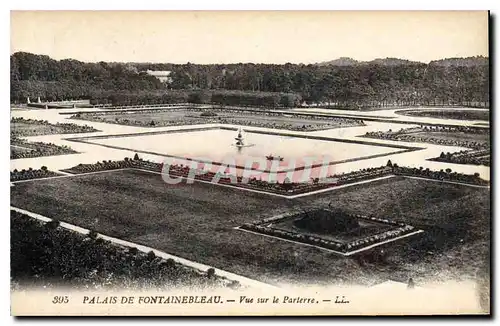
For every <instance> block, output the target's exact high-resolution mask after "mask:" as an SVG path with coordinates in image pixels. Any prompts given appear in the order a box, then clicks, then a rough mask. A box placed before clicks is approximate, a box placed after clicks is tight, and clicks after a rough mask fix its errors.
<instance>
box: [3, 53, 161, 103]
mask: <svg viewBox="0 0 500 326" xmlns="http://www.w3.org/2000/svg"><path fill="white" fill-rule="evenodd" d="M10 82H11V94H10V95H11V102H26V98H27V97H31V98H34V99H36V98H37V97H40V98H41V99H42V100H46V101H56V100H66V99H90V98H93V97H94V96H96V95H99V94H100V93H102V92H103V91H117V90H122V91H128V92H135V91H137V90H154V89H156V90H160V89H164V87H165V86H164V85H163V84H162V83H161V82H160V81H159V80H158V79H157V78H155V77H153V76H149V75H148V74H146V73H145V72H138V71H137V69H136V68H135V67H133V66H130V65H126V64H116V63H106V62H98V63H85V62H80V61H77V60H72V59H65V60H59V61H57V60H54V59H51V58H50V57H48V56H46V55H35V54H31V53H26V52H16V53H14V54H13V55H11V56H10Z"/></svg>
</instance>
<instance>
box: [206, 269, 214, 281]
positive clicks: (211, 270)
mask: <svg viewBox="0 0 500 326" xmlns="http://www.w3.org/2000/svg"><path fill="white" fill-rule="evenodd" d="M207 277H208V278H214V277H215V269H214V268H212V267H210V268H209V269H208V270H207Z"/></svg>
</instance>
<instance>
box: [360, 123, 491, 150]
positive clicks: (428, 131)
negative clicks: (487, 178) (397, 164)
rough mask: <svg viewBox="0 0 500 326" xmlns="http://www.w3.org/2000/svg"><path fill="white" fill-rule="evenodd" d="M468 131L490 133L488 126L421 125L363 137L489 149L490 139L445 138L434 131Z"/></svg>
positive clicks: (368, 134)
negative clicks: (437, 135) (435, 135)
mask: <svg viewBox="0 0 500 326" xmlns="http://www.w3.org/2000/svg"><path fill="white" fill-rule="evenodd" d="M442 132H446V133H468V134H475V135H489V132H490V130H489V129H488V128H479V127H465V126H444V125H443V126H439V125H438V126H421V127H416V128H406V129H404V128H402V129H400V130H397V131H392V130H389V131H385V132H384V131H371V132H367V133H366V134H365V135H364V136H363V137H367V138H377V139H386V140H396V141H404V142H426V143H431V144H436V145H445V146H459V147H467V148H473V149H489V148H490V143H489V141H473V140H460V139H443V138H440V137H434V136H433V133H442Z"/></svg>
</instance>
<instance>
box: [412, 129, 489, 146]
mask: <svg viewBox="0 0 500 326" xmlns="http://www.w3.org/2000/svg"><path fill="white" fill-rule="evenodd" d="M411 135H414V136H416V137H424V138H427V137H428V138H437V139H443V140H452V141H455V140H457V141H473V142H481V143H488V142H489V141H490V135H488V134H474V133H468V132H446V131H432V132H430V131H429V132H417V133H412V134H411Z"/></svg>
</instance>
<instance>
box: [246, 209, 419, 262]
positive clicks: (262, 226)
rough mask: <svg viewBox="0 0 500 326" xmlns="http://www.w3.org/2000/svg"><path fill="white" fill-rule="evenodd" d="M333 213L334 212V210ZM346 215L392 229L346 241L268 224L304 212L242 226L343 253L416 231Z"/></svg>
mask: <svg viewBox="0 0 500 326" xmlns="http://www.w3.org/2000/svg"><path fill="white" fill-rule="evenodd" d="M310 213H311V212H310ZM331 213H332V214H334V212H331ZM344 215H347V216H348V217H350V218H352V219H356V220H366V221H372V222H377V223H381V224H385V225H390V226H391V229H389V230H387V231H384V232H380V233H376V234H372V235H369V236H366V237H363V238H361V239H355V240H352V241H347V242H344V241H335V240H332V239H327V238H323V237H321V236H320V235H317V236H316V235H306V234H303V233H300V232H298V231H297V232H293V231H287V230H283V229H279V228H275V227H270V226H268V225H269V224H270V223H271V222H274V223H276V222H279V221H282V220H287V219H298V218H301V217H302V218H303V217H304V216H306V215H305V214H304V213H299V214H293V213H292V214H285V215H278V216H275V217H271V218H266V219H263V220H261V221H256V222H252V223H246V224H243V225H242V226H240V228H241V229H243V230H249V231H253V232H257V233H262V234H265V235H270V236H275V237H279V238H283V239H286V240H293V241H297V242H302V243H305V244H309V245H315V246H320V247H323V248H326V249H330V250H334V251H337V252H339V253H342V254H348V253H349V252H352V251H354V250H359V249H362V248H364V247H368V246H371V245H373V244H376V243H379V242H383V241H387V240H391V239H395V238H398V237H401V236H404V235H406V234H409V233H412V232H415V231H416V230H415V228H414V227H413V226H411V225H406V224H404V223H399V222H396V221H391V220H387V219H382V218H378V217H375V216H364V215H357V214H346V213H344Z"/></svg>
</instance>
